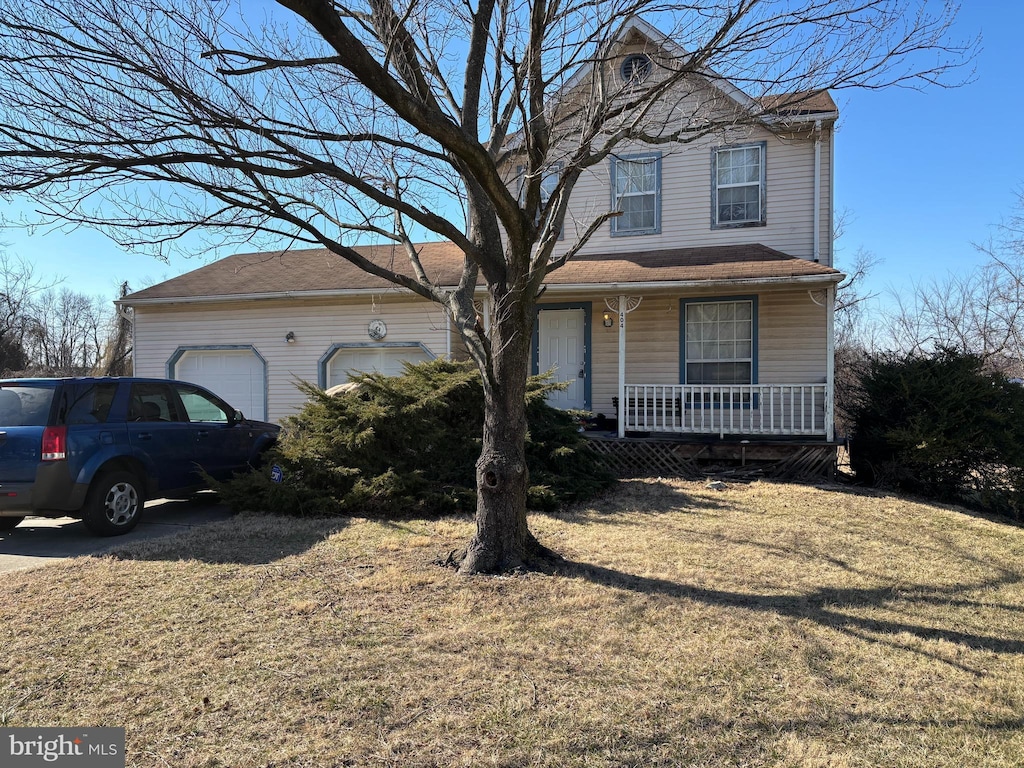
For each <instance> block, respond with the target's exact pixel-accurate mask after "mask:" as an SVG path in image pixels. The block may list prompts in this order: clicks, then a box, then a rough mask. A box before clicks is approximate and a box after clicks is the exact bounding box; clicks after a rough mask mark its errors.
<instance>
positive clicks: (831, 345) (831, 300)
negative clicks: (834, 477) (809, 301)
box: [825, 283, 836, 442]
mask: <svg viewBox="0 0 1024 768" xmlns="http://www.w3.org/2000/svg"><path fill="white" fill-rule="evenodd" d="M835 310H836V284H835V283H832V284H831V285H830V286H829V287H828V288H827V289H825V355H826V359H825V437H826V439H828V440H829V442H831V441H832V440H835V437H836V411H835V391H836V327H835Z"/></svg>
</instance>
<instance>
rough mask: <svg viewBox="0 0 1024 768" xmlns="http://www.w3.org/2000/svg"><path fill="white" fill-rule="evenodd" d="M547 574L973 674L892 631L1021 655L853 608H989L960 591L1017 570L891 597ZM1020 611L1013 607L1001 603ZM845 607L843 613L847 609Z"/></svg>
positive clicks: (1008, 644) (1023, 646) (584, 569)
mask: <svg viewBox="0 0 1024 768" xmlns="http://www.w3.org/2000/svg"><path fill="white" fill-rule="evenodd" d="M553 573H556V574H558V575H561V576H565V577H569V578H581V579H586V580H587V581H590V582H592V583H594V584H599V585H601V586H605V587H612V588H615V589H625V590H629V591H632V592H637V593H640V594H645V595H661V596H665V597H675V598H682V599H685V600H691V601H693V602H696V603H701V604H704V605H708V606H713V607H718V608H741V609H744V610H748V611H752V612H754V613H773V614H776V615H778V616H783V617H787V618H792V619H803V620H810V621H813V622H814V623H816V624H818V625H820V626H822V627H826V628H828V629H832V630H834V631H837V632H841V633H843V634H846V635H850V636H852V637H856V638H858V639H861V640H865V641H870V642H880V643H884V644H888V645H891V646H893V647H896V648H901V649H903V650H907V651H913V652H915V653H919V654H921V655H925V656H928V657H930V658H936V659H938V660H939V661H943V662H944V663H947V664H950V665H952V666H955V667H957V668H959V669H963V670H965V671H967V672H971V673H974V674H976V673H977V672H976V670H974V669H971V668H970V667H967V666H966V665H962V664H959V663H957V662H954V661H951V660H949V659H946V658H942V657H941V656H935V655H933V654H930V653H928V652H927V651H925V650H923V649H919V648H911V647H908V646H907V645H906V644H905V643H901V642H898V640H897V639H896V638H897V636H898V635H900V634H902V633H907V634H909V635H912V636H914V637H916V638H918V639H921V640H945V641H947V642H950V643H955V644H957V645H961V646H964V647H967V648H971V649H974V650H982V651H990V652H993V653H1009V654H1017V655H1022V654H1024V640H1021V639H1016V638H1009V637H1000V636H999V635H997V634H981V633H972V632H966V631H960V630H957V629H953V628H947V627H931V626H924V625H921V624H915V623H913V622H911V621H898V620H891V619H881V618H879V619H874V618H869V617H865V616H861V615H857V613H858V612H859V611H860V610H862V609H865V608H868V609H870V608H881V607H884V606H887V605H896V604H904V605H909V606H914V605H915V604H936V603H939V604H948V605H957V606H958V607H967V608H977V609H980V608H992V607H993V606H992V605H991V604H989V603H981V602H978V601H973V600H970V599H968V598H965V597H963V594H964V593H967V592H974V591H978V590H988V589H996V588H1001V587H1006V586H1010V585H1021V583H1022V582H1024V577H1022V576H1021V574H1019V573H1015V572H1011V571H1005V572H1004V573H1003V574H1001V575H1000V576H997V577H995V578H992V579H987V580H982V581H979V582H977V583H974V584H956V585H932V584H911V585H908V584H903V585H901V587H900V594H899V596H898V597H897V596H895V595H894V592H893V588H892V586H890V585H884V586H879V587H872V588H831V587H821V588H818V589H815V590H812V591H810V592H806V593H804V594H800V595H773V594H757V593H744V592H735V591H729V590H716V589H707V588H704V587H698V586H693V585H690V584H682V583H679V582H675V581H671V580H668V579H660V578H651V577H648V576H637V575H634V574H631V573H626V572H623V571H618V570H615V569H613V568H606V567H604V566H600V565H594V564H592V563H580V562H574V561H570V560H566V561H564V562H563V563H562V564H561V565H560V566H559V567H557V568H556V569H554V571H553ZM1007 607H1008V608H1010V609H1011V610H1020V607H1018V606H1007ZM847 611H848V612H847Z"/></svg>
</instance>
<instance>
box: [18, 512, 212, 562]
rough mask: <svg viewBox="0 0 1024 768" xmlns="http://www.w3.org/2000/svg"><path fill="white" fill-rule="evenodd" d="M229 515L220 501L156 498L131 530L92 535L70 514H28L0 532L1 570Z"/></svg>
mask: <svg viewBox="0 0 1024 768" xmlns="http://www.w3.org/2000/svg"><path fill="white" fill-rule="evenodd" d="M229 517H231V510H229V509H228V508H227V507H226V506H224V505H222V504H214V503H211V502H207V501H199V502H195V501H168V500H167V499H157V500H155V501H149V502H146V512H145V514H144V515H143V517H142V520H141V521H140V522H139V524H138V526H136V528H135V530H134V531H132V532H131V533H127V534H125V535H124V536H111V537H100V536H93V535H92V534H91V533H89V531H87V530H86V528H85V526H84V525H83V524H82V523H81V521H79V520H74V519H72V518H70V517H61V518H58V519H56V520H51V519H47V518H43V517H30V518H27V519H26V520H25V521H24V522H23V523H22V524H21V525H19V526H18V527H17V528H15V529H14V530H13V531H9V532H6V533H0V573H2V572H4V571H14V570H19V569H21V568H33V567H36V566H40V565H45V564H47V563H53V562H57V561H59V560H64V559H66V558H69V557H78V556H80V555H94V554H96V553H98V552H103V551H104V550H107V549H110V548H111V547H116V546H120V545H122V544H125V543H127V542H130V541H144V540H146V539H155V538H159V537H160V536H167V535H169V534H172V533H178V532H180V531H183V530H187V529H189V528H194V527H196V526H197V525H205V524H206V523H212V522H215V521H217V520H226V519H227V518H229Z"/></svg>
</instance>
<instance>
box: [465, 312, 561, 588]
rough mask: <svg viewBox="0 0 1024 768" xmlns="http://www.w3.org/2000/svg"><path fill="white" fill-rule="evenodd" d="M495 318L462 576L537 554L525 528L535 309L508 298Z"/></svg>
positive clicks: (520, 563)
mask: <svg viewBox="0 0 1024 768" xmlns="http://www.w3.org/2000/svg"><path fill="white" fill-rule="evenodd" d="M502 305H504V306H502ZM494 315H495V318H496V319H495V323H494V326H493V327H492V328H491V334H490V338H491V345H492V350H493V357H492V372H493V378H491V380H488V377H487V376H485V377H484V432H483V448H482V450H481V452H480V458H479V460H478V461H477V465H476V481H477V508H476V534H475V535H474V536H473V538H472V540H471V541H470V543H469V547H468V549H467V551H466V557H465V559H464V560H463V561H462V565H461V566H460V568H459V570H460V572H462V573H499V572H504V571H510V570H515V569H517V568H521V567H524V566H526V565H528V564H529V562H530V560H531V559H532V557H533V556H535V555H536V554H538V552H539V551H541V548H540V547H539V545H538V544H537V542H536V540H535V539H534V538H533V536H532V535H531V534H530V531H529V528H528V527H527V524H526V491H527V488H528V487H529V471H528V470H527V467H526V450H525V444H526V377H527V371H528V366H529V361H530V339H531V335H532V331H533V310H532V306H523V305H522V304H521V303H520V302H515V301H509V300H507V299H506V301H504V302H501V303H500V304H499V305H498V306H497V307H496V311H495V313H494ZM499 318H500V319H499Z"/></svg>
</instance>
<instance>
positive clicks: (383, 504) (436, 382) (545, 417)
mask: <svg viewBox="0 0 1024 768" xmlns="http://www.w3.org/2000/svg"><path fill="white" fill-rule="evenodd" d="M353 382H354V385H355V386H353V387H351V388H347V389H348V391H346V392H343V393H340V394H336V395H328V394H326V393H325V392H324V391H322V390H320V389H319V388H317V387H315V386H312V385H310V384H306V383H301V384H300V385H299V387H300V389H301V390H302V391H303V393H304V394H305V395H306V397H307V398H308V402H307V404H306V405H305V407H304V408H303V409H302V410H301V411H300V412H299V413H298V414H296V415H295V416H292V417H289V418H288V419H286V421H285V424H284V429H283V431H282V434H281V438H280V440H279V442H278V444H277V445H276V446H275V447H274V448H273V449H272V450H271V451H270V452H268V454H267V455H266V457H265V458H266V461H265V462H264V465H263V466H262V467H260V468H259V469H258V470H257V471H256V472H253V473H251V474H249V475H243V476H239V477H236V478H235V479H233V480H231V481H230V482H227V483H222V484H219V485H217V490H218V491H219V493H220V494H221V496H222V498H224V500H225V501H227V502H228V503H229V504H231V506H232V507H234V508H236V509H246V510H252V511H263V512H270V513H276V514H286V515H336V514H343V515H347V514H354V515H361V516H383V517H409V516H434V515H443V514H451V513H455V512H470V511H473V510H474V509H475V508H476V461H477V458H478V457H479V455H480V445H481V433H482V431H483V401H484V396H483V387H482V385H481V381H480V374H479V372H478V371H477V369H476V367H475V366H474V365H473V364H472V363H456V362H450V361H446V360H433V361H430V362H427V363H420V364H416V365H406V367H405V373H404V374H403V375H401V376H384V375H381V374H376V373H370V374H360V375H358V376H356V377H355V378H354V379H353ZM553 386H554V385H552V384H551V382H550V381H547V380H545V379H544V378H543V377H533V378H531V379H530V381H529V384H528V388H527V389H528V391H527V419H528V424H529V433H528V436H527V443H526V456H527V465H528V467H529V471H530V483H531V486H530V489H529V498H528V504H529V506H530V508H531V509H535V510H543V511H552V510H554V509H557V508H559V507H561V506H563V505H566V504H569V503H572V502H575V501H582V500H584V499H587V498H590V497H592V496H594V495H596V494H597V493H599V492H600V491H602V490H604V489H605V488H607V487H609V486H610V485H611V484H612V482H613V477H612V476H611V474H610V473H609V472H608V471H607V470H605V469H604V468H603V466H602V465H601V464H600V462H599V461H598V459H597V455H596V453H595V452H594V451H593V450H592V449H591V448H590V447H589V446H588V445H587V441H586V439H585V438H584V437H583V436H582V435H581V434H579V414H572V413H566V412H563V411H559V410H557V409H555V408H552V407H551V406H549V405H547V403H546V402H545V399H544V398H545V395H546V393H548V392H549V391H550V390H551V388H552V387H553ZM275 465H276V466H277V467H279V468H280V469H281V470H282V471H283V477H282V479H281V481H280V482H274V480H273V478H272V477H271V469H272V467H273V466H275Z"/></svg>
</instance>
